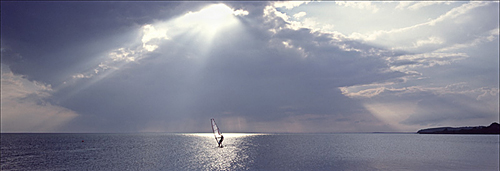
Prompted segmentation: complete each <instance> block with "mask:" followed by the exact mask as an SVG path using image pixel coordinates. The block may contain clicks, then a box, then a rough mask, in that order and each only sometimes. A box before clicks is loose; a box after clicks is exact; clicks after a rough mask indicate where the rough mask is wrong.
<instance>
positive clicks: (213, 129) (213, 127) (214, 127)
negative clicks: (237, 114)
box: [210, 118, 222, 144]
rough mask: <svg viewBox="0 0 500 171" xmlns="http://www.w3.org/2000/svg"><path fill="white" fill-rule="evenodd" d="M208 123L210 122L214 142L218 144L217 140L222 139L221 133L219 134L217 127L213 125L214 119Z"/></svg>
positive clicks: (215, 124)
mask: <svg viewBox="0 0 500 171" xmlns="http://www.w3.org/2000/svg"><path fill="white" fill-rule="evenodd" d="M210 121H211V122H212V131H213V132H214V137H215V142H216V143H217V144H219V139H220V138H221V137H222V132H220V129H219V127H218V126H217V123H215V119H214V118H212V119H210Z"/></svg>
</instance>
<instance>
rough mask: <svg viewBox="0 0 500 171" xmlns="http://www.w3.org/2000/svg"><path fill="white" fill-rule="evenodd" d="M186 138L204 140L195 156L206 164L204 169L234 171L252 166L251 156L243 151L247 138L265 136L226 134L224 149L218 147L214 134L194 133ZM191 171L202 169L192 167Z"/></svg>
mask: <svg viewBox="0 0 500 171" xmlns="http://www.w3.org/2000/svg"><path fill="white" fill-rule="evenodd" d="M184 135H186V136H194V137H201V138H203V140H202V141H198V143H199V145H197V147H199V149H197V150H195V151H197V154H196V155H195V160H196V161H199V162H202V163H205V164H204V166H206V167H205V168H204V169H208V170H234V169H244V168H248V167H247V166H248V165H249V164H252V163H253V161H252V160H248V159H249V156H248V154H246V153H243V152H242V151H243V150H245V144H246V143H247V142H246V141H245V138H247V137H251V136H257V135H264V134H244V133H224V134H223V135H224V137H225V139H224V142H223V148H220V147H218V146H217V142H216V140H215V137H214V135H213V134H212V133H193V134H184ZM189 169H200V168H198V166H194V167H190V168H189Z"/></svg>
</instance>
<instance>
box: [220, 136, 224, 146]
mask: <svg viewBox="0 0 500 171" xmlns="http://www.w3.org/2000/svg"><path fill="white" fill-rule="evenodd" d="M223 140H224V136H223V135H220V140H219V147H222V141H223Z"/></svg>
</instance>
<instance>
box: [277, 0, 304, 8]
mask: <svg viewBox="0 0 500 171" xmlns="http://www.w3.org/2000/svg"><path fill="white" fill-rule="evenodd" d="M309 2H310V1H277V2H274V5H273V6H274V7H275V8H280V7H285V8H286V9H292V8H295V7H298V6H300V5H302V4H307V3H309Z"/></svg>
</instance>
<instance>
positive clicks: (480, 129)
mask: <svg viewBox="0 0 500 171" xmlns="http://www.w3.org/2000/svg"><path fill="white" fill-rule="evenodd" d="M417 133H418V134H500V125H499V124H498V123H496V122H493V123H492V124H491V125H490V126H474V127H438V128H426V129H421V130H419V131H418V132H417Z"/></svg>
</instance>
